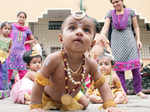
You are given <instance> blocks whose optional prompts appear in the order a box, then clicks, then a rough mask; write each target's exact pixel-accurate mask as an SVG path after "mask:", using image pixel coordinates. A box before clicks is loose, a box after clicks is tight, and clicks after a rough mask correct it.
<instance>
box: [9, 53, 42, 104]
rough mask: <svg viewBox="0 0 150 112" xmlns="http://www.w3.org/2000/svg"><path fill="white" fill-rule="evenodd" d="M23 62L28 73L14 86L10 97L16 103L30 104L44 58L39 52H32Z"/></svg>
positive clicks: (24, 57) (24, 56) (26, 55)
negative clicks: (36, 76) (37, 73)
mask: <svg viewBox="0 0 150 112" xmlns="http://www.w3.org/2000/svg"><path fill="white" fill-rule="evenodd" d="M23 60H24V62H25V63H26V65H27V68H28V71H27V73H26V75H25V76H24V77H23V78H22V79H21V80H19V81H17V82H16V83H15V84H14V85H13V87H12V90H11V92H10V96H11V98H12V99H13V101H14V102H15V103H21V104H30V101H31V91H32V87H33V84H34V79H35V75H36V74H35V73H36V72H37V71H38V70H39V69H40V68H41V64H42V57H41V55H40V54H39V53H38V52H37V51H33V50H30V51H27V52H25V53H24V55H23Z"/></svg>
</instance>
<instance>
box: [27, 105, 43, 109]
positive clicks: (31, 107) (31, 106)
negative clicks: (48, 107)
mask: <svg viewBox="0 0 150 112" xmlns="http://www.w3.org/2000/svg"><path fill="white" fill-rule="evenodd" d="M36 108H42V104H30V110H32V109H36Z"/></svg>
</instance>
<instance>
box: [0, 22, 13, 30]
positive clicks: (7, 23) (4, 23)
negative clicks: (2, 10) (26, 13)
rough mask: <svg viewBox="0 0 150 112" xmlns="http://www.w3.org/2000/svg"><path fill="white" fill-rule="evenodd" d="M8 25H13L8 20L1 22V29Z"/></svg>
mask: <svg viewBox="0 0 150 112" xmlns="http://www.w3.org/2000/svg"><path fill="white" fill-rule="evenodd" d="M7 25H10V26H11V24H10V23H9V22H7V21H5V22H3V23H1V25H0V29H2V28H3V27H5V26H7Z"/></svg>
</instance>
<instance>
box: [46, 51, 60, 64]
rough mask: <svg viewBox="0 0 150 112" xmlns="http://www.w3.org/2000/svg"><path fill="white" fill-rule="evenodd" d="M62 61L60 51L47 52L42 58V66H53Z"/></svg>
mask: <svg viewBox="0 0 150 112" xmlns="http://www.w3.org/2000/svg"><path fill="white" fill-rule="evenodd" d="M61 61H62V55H61V52H60V51H58V52H54V53H51V54H49V55H48V56H47V57H46V59H45V60H44V64H43V65H44V66H51V65H53V66H55V65H57V64H60V62H61Z"/></svg>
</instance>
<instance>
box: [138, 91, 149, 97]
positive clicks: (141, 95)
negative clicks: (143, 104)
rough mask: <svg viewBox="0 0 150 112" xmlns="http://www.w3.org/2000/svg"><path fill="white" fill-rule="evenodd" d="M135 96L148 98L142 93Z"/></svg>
mask: <svg viewBox="0 0 150 112" xmlns="http://www.w3.org/2000/svg"><path fill="white" fill-rule="evenodd" d="M136 95H137V96H139V97H141V98H148V96H147V95H146V94H144V93H143V92H139V93H138V94H136Z"/></svg>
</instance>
